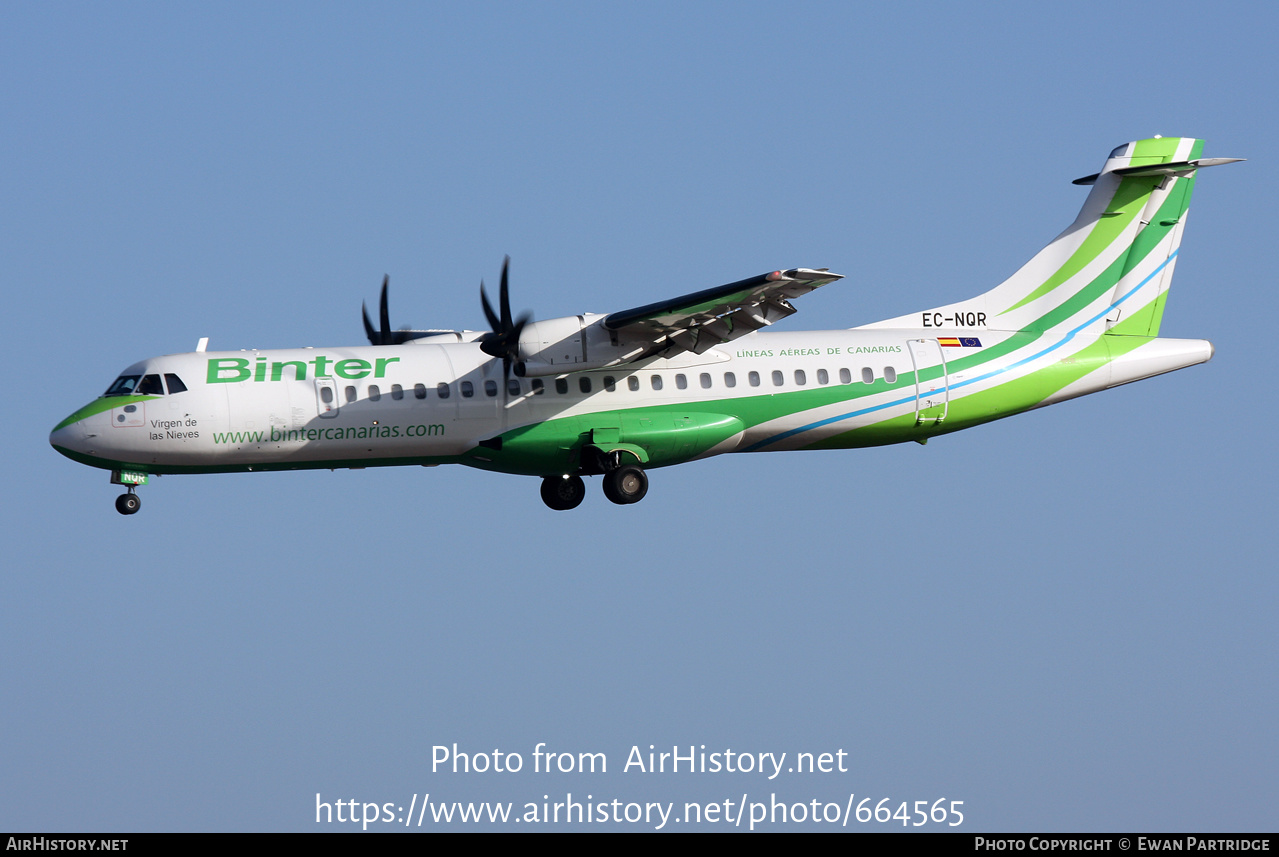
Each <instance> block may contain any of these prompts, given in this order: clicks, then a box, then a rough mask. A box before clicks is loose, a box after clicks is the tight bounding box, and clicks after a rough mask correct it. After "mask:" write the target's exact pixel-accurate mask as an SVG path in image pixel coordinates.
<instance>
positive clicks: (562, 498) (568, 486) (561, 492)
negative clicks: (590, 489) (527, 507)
mask: <svg viewBox="0 0 1279 857" xmlns="http://www.w3.org/2000/svg"><path fill="white" fill-rule="evenodd" d="M585 497H586V483H585V482H583V481H582V477H580V476H569V477H567V478H566V477H563V476H547V477H546V478H544V479H543V480H542V502H543V503H545V504H546V505H547V506H549V507H550V508H552V509H554V510H555V511H557V512H567V511H568V510H569V509H576V508H577V507H578V506H580V505H582V499H583V498H585Z"/></svg>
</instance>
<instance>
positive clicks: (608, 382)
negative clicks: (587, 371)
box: [604, 375, 617, 393]
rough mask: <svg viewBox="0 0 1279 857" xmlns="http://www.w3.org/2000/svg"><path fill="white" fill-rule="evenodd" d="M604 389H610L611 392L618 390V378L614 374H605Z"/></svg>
mask: <svg viewBox="0 0 1279 857" xmlns="http://www.w3.org/2000/svg"><path fill="white" fill-rule="evenodd" d="M604 389H605V390H608V391H609V392H610V393H612V392H614V391H616V390H617V379H616V378H614V377H613V376H612V375H605V376H604Z"/></svg>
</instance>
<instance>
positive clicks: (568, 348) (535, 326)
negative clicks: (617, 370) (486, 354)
mask: <svg viewBox="0 0 1279 857" xmlns="http://www.w3.org/2000/svg"><path fill="white" fill-rule="evenodd" d="M604 318H605V316H603V315H599V314H597V313H586V314H584V315H569V316H564V317H563V318H551V319H547V320H546V321H531V322H529V323H528V324H526V325H525V326H524V330H523V332H522V333H521V335H520V355H519V356H520V359H519V362H518V363H516V365H515V372H516V374H517V375H527V376H529V377H538V376H546V375H562V374H564V373H565V372H581V371H584V370H586V369H601V368H603V367H605V366H608V365H610V364H613V363H616V362H617V361H619V360H621V359H623V358H626V357H628V356H630V357H633V356H634V354H635V353H636V352H637V351H639V350H642V348H641V347H640V346H637V345H636V344H634V343H632V344H629V345H628V344H627V343H625V342H621V343H617V344H614V342H613V338H612V336H611V335H610V334H609V332H608V331H607V330H605V329H604V327H603V324H602V322H603V320H604Z"/></svg>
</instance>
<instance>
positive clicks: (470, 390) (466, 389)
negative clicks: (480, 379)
mask: <svg viewBox="0 0 1279 857" xmlns="http://www.w3.org/2000/svg"><path fill="white" fill-rule="evenodd" d="M458 387H459V388H460V389H461V391H462V398H463V399H469V398H471V397H472V396H474V395H475V385H474V384H472V383H471V382H470V381H463V382H462V383H461V384H459V385H458Z"/></svg>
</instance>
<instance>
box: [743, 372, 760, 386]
mask: <svg viewBox="0 0 1279 857" xmlns="http://www.w3.org/2000/svg"><path fill="white" fill-rule="evenodd" d="M746 380H747V381H750V382H751V386H752V387H758V386H759V373H758V372H751V373H750V374H749V375H747V376H746Z"/></svg>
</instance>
